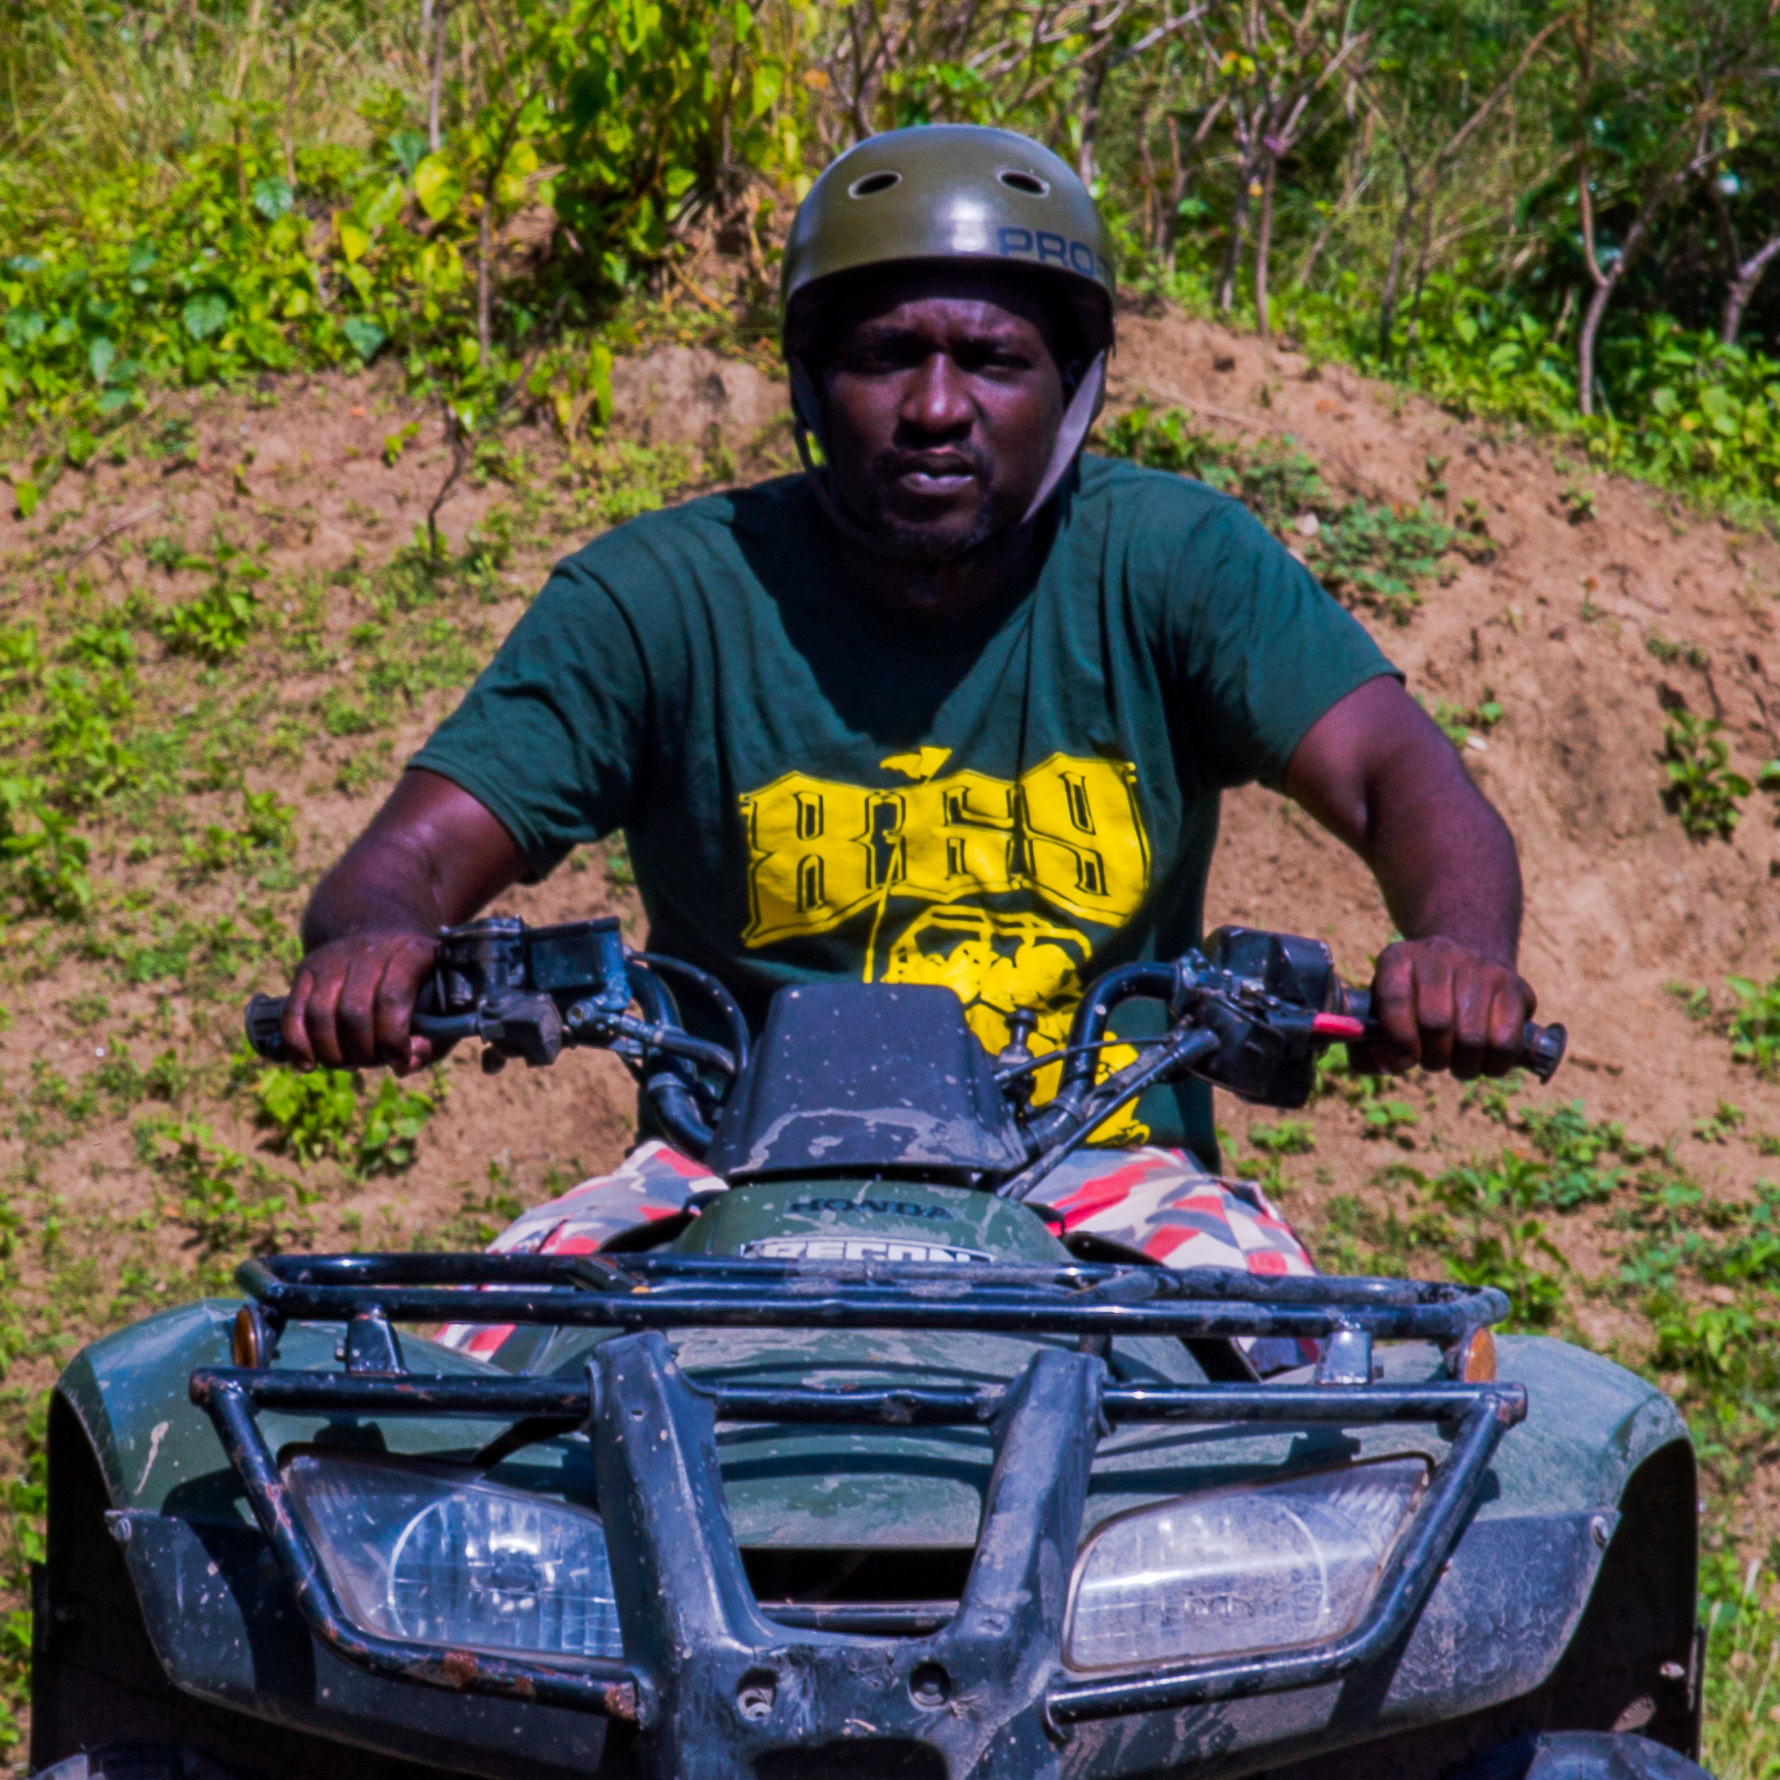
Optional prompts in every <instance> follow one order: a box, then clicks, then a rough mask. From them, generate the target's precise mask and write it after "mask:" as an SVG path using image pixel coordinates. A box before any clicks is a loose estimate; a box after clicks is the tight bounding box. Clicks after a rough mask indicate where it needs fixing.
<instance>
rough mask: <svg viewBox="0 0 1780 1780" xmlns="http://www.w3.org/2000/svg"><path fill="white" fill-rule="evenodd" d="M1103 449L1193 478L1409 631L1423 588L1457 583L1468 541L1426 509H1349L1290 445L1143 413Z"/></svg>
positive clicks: (1327, 579) (1174, 415) (1119, 427)
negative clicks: (1229, 498)
mask: <svg viewBox="0 0 1780 1780" xmlns="http://www.w3.org/2000/svg"><path fill="white" fill-rule="evenodd" d="M1100 444H1101V448H1102V449H1103V450H1105V451H1107V452H1109V453H1111V454H1112V455H1113V456H1116V457H1128V458H1131V459H1132V460H1133V461H1134V462H1136V463H1140V464H1143V465H1144V466H1146V467H1147V468H1149V469H1157V470H1173V471H1175V472H1176V473H1177V474H1179V475H1185V476H1193V477H1195V478H1197V479H1198V480H1199V481H1201V482H1204V483H1206V484H1207V485H1208V486H1210V487H1212V488H1215V489H1217V490H1219V491H1220V492H1221V493H1225V494H1233V495H1235V496H1236V497H1237V498H1238V499H1239V500H1241V501H1242V502H1243V503H1244V505H1246V506H1247V507H1248V508H1249V509H1250V510H1251V511H1252V512H1253V513H1254V515H1255V517H1256V518H1257V519H1259V520H1260V521H1261V523H1262V524H1263V525H1265V526H1267V527H1268V529H1269V530H1271V531H1272V532H1273V533H1274V534H1275V535H1276V536H1277V537H1279V538H1281V539H1282V540H1284V542H1285V543H1286V544H1287V545H1288V546H1289V547H1290V548H1291V549H1292V550H1293V551H1294V552H1295V553H1296V554H1297V555H1298V556H1300V557H1301V558H1302V559H1303V560H1304V561H1305V562H1306V563H1307V564H1308V565H1309V566H1310V567H1311V568H1312V569H1313V570H1315V572H1316V574H1317V577H1318V579H1320V580H1321V581H1322V583H1323V585H1324V586H1325V587H1327V588H1328V589H1329V591H1330V592H1331V593H1333V594H1335V595H1336V597H1337V598H1339V599H1341V600H1343V601H1344V602H1345V603H1346V604H1348V605H1350V606H1356V607H1361V608H1366V609H1369V610H1372V611H1376V612H1379V613H1382V614H1383V615H1384V616H1386V617H1389V618H1391V619H1392V620H1394V621H1395V622H1396V623H1398V624H1407V623H1408V622H1409V619H1410V615H1411V614H1412V613H1413V612H1414V611H1415V609H1416V607H1417V606H1419V605H1420V604H1421V603H1422V596H1421V594H1420V592H1419V591H1418V588H1419V586H1420V584H1421V583H1423V582H1425V581H1430V580H1435V579H1437V578H1447V579H1450V574H1449V573H1448V571H1447V569H1446V568H1445V566H1444V565H1443V563H1442V558H1443V557H1444V556H1445V555H1446V554H1447V552H1449V551H1451V550H1455V549H1458V548H1459V547H1460V543H1461V540H1460V538H1459V534H1458V533H1456V532H1454V531H1453V529H1452V528H1451V527H1450V526H1448V525H1447V524H1446V523H1445V521H1444V520H1442V519H1440V518H1439V517H1438V516H1437V515H1435V514H1434V513H1433V512H1431V511H1430V510H1429V509H1428V508H1427V507H1426V506H1425V505H1423V506H1420V507H1416V508H1414V509H1413V510H1411V511H1407V512H1396V511H1393V510H1392V509H1391V508H1389V507H1382V506H1375V505H1371V504H1369V503H1367V502H1365V501H1362V500H1345V501H1343V500H1340V499H1338V498H1337V497H1336V496H1335V495H1334V494H1333V493H1332V492H1331V491H1330V489H1329V487H1328V485H1327V484H1326V483H1325V482H1324V481H1323V478H1322V476H1321V474H1320V472H1319V471H1318V469H1317V467H1316V464H1315V463H1314V461H1313V460H1312V459H1311V458H1309V457H1308V456H1306V455H1305V453H1304V452H1303V451H1301V450H1299V449H1298V447H1297V445H1296V444H1295V442H1294V441H1293V440H1292V439H1291V438H1290V437H1289V436H1288V437H1286V438H1283V439H1279V440H1273V439H1264V440H1256V441H1250V440H1237V441H1232V440H1228V439H1223V438H1220V437H1219V436H1218V435H1217V434H1215V433H1212V432H1210V431H1208V430H1206V429H1204V428H1201V427H1197V426H1195V425H1194V423H1193V419H1192V416H1191V415H1189V414H1185V413H1183V412H1182V411H1181V410H1180V409H1179V408H1170V409H1167V410H1166V411H1164V412H1162V413H1156V412H1154V411H1152V410H1150V409H1148V408H1134V409H1132V410H1131V411H1130V412H1129V413H1127V414H1123V415H1120V417H1119V418H1118V419H1117V420H1115V421H1114V422H1113V423H1112V425H1111V426H1109V427H1108V428H1107V429H1106V431H1105V434H1104V436H1103V437H1102V439H1101V441H1100Z"/></svg>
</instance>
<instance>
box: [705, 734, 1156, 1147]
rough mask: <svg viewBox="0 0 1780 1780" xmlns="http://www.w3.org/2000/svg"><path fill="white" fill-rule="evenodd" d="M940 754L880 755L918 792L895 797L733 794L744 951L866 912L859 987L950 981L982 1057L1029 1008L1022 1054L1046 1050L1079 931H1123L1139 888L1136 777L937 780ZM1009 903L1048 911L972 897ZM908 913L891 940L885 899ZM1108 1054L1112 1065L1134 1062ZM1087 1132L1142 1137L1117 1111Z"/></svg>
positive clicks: (1086, 773) (826, 790) (787, 785)
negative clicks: (1024, 898) (1018, 909)
mask: <svg viewBox="0 0 1780 1780" xmlns="http://www.w3.org/2000/svg"><path fill="white" fill-rule="evenodd" d="M948 759H950V751H949V750H947V749H942V748H922V749H920V750H919V751H918V752H915V753H908V754H896V755H892V756H890V758H888V759H887V760H885V761H883V762H882V763H881V764H882V766H883V767H884V769H885V770H886V771H889V772H896V773H900V774H902V775H903V776H904V777H905V778H907V779H909V780H911V781H912V783H910V784H908V785H901V786H897V787H895V788H894V789H889V790H878V789H873V788H870V787H866V786H860V785H847V784H844V783H841V782H838V781H835V780H830V779H817V778H814V777H812V776H811V775H810V774H807V773H797V772H792V773H786V774H784V775H783V776H782V777H780V778H778V779H775V780H774V781H773V782H772V783H771V784H770V785H766V786H763V787H762V788H761V789H760V790H758V791H755V792H752V793H749V794H748V795H745V796H744V797H742V799H741V800H740V801H741V813H742V818H743V821H744V822H745V823H746V825H747V830H748V840H749V872H748V892H749V913H750V920H749V924H748V927H747V929H746V931H745V932H744V933H743V935H742V938H743V942H744V943H745V944H746V945H748V946H749V947H750V948H753V947H759V946H767V945H772V944H774V943H776V942H778V941H782V940H788V939H794V938H800V937H803V936H806V935H814V934H821V933H828V932H831V931H833V930H834V929H835V928H837V927H839V926H841V925H842V924H843V923H845V922H848V921H851V920H854V919H855V918H863V917H866V916H868V915H869V916H870V917H871V928H870V932H869V935H868V937H867V939H866V945H865V952H866V957H865V966H864V975H865V980H866V981H867V982H870V981H871V980H872V979H873V977H874V975H876V976H878V977H879V978H880V979H881V980H882V981H885V982H898V983H943V984H945V985H946V986H947V987H948V988H950V989H951V990H952V991H953V992H954V993H955V994H956V995H957V996H958V999H959V1000H960V1001H962V1002H963V1003H964V1007H965V1016H966V1018H967V1019H968V1021H969V1023H970V1026H971V1029H972V1030H973V1031H974V1032H975V1033H976V1035H977V1037H978V1038H979V1039H980V1040H981V1041H982V1042H983V1044H984V1045H986V1046H987V1047H988V1048H989V1049H990V1050H991V1051H998V1050H1000V1049H1001V1047H1002V1046H1003V1045H1004V1044H1006V1043H1007V1040H1008V1024H1007V1021H1008V1016H1009V1015H1010V1014H1012V1013H1013V1011H1014V1010H1015V1009H1016V1008H1030V1009H1032V1010H1033V1011H1034V1012H1036V1013H1037V1014H1038V1021H1039V1023H1038V1028H1037V1031H1036V1032H1035V1034H1034V1036H1033V1039H1032V1045H1033V1049H1034V1050H1035V1051H1046V1050H1054V1049H1056V1048H1058V1047H1059V1046H1061V1045H1062V1044H1063V1042H1064V1040H1065V1038H1066V1036H1067V1033H1068V1030H1069V1023H1070V1019H1071V1017H1072V1015H1073V1013H1074V1010H1075V1004H1076V1002H1077V1001H1078V1000H1079V999H1080V996H1081V992H1082V977H1081V972H1082V969H1083V967H1084V966H1085V965H1086V963H1087V960H1088V957H1089V955H1090V953H1091V952H1092V949H1093V945H1092V941H1091V940H1090V939H1089V937H1088V935H1087V934H1086V933H1084V932H1083V931H1082V930H1081V927H1080V926H1078V925H1076V923H1081V922H1086V923H1092V924H1093V925H1094V926H1097V927H1110V928H1116V927H1119V926H1122V925H1123V924H1124V923H1125V922H1126V921H1127V920H1129V919H1130V918H1131V916H1132V915H1134V914H1135V913H1136V912H1137V910H1138V908H1139V906H1140V905H1141V904H1142V902H1143V899H1144V896H1145V895H1146V894H1147V893H1148V890H1149V877H1150V854H1149V837H1148V835H1147V834H1146V832H1145V830H1144V825H1143V818H1142V815H1141V813H1140V811H1139V808H1138V803H1137V787H1136V778H1137V775H1136V769H1135V768H1134V767H1132V766H1130V765H1129V764H1127V763H1126V762H1124V761H1114V760H1102V759H1097V758H1089V759H1077V758H1073V757H1071V756H1068V755H1064V754H1053V755H1051V756H1050V757H1049V758H1048V759H1046V760H1044V761H1042V762H1040V763H1039V764H1038V765H1037V766H1035V767H1032V768H1030V769H1029V770H1028V771H1027V772H1025V773H1023V774H1021V776H1020V777H1019V779H1018V780H1013V781H1010V780H1006V779H995V778H991V777H990V776H989V775H987V774H985V773H978V772H972V771H968V770H966V771H959V772H953V773H947V774H945V775H944V776H943V777H941V776H939V775H940V773H941V770H942V769H943V767H944V765H945V763H946V761H947V760H948ZM1020 892H1024V893H1026V894H1027V895H1028V896H1030V897H1031V898H1032V899H1033V900H1035V901H1037V902H1038V903H1040V904H1042V905H1043V907H1044V909H1045V910H1046V911H1047V912H1045V913H1009V912H1006V911H1004V910H1000V909H993V908H989V907H986V906H984V903H983V901H982V900H981V899H983V898H986V897H991V896H993V897H1008V896H1010V895H1013V894H1015V893H1020ZM910 901H913V902H917V903H926V904H928V905H930V906H929V907H927V908H926V909H924V910H920V911H918V912H916V913H915V914H914V915H913V916H912V918H909V919H908V924H907V925H906V926H905V927H903V928H902V929H901V931H900V932H896V933H893V934H892V933H886V932H884V931H883V928H884V923H885V920H886V916H887V913H888V911H889V909H890V907H891V905H892V903H896V904H906V903H908V902H910ZM1103 1055H1104V1057H1105V1060H1106V1062H1105V1067H1106V1068H1107V1069H1112V1068H1118V1067H1121V1066H1122V1065H1123V1064H1124V1063H1125V1062H1128V1061H1129V1060H1130V1058H1131V1056H1132V1055H1134V1053H1132V1052H1131V1051H1129V1050H1127V1049H1125V1048H1124V1047H1117V1048H1115V1049H1112V1050H1109V1051H1107V1052H1106V1053H1103ZM1056 1076H1057V1072H1056V1071H1053V1070H1045V1071H1042V1072H1041V1074H1040V1080H1039V1092H1038V1095H1037V1098H1039V1099H1041V1100H1042V1099H1048V1098H1049V1096H1050V1094H1051V1093H1053V1092H1055V1089H1056ZM1127 1110H1128V1109H1127ZM1115 1122H1116V1123H1117V1128H1116V1129H1113V1128H1111V1127H1113V1126H1114V1125H1115ZM1095 1135H1096V1137H1097V1138H1098V1139H1099V1140H1100V1141H1102V1142H1121V1143H1142V1142H1144V1141H1146V1140H1147V1137H1148V1132H1147V1131H1146V1130H1145V1128H1144V1127H1143V1126H1141V1125H1138V1124H1136V1123H1134V1122H1131V1121H1129V1120H1120V1118H1119V1115H1115V1116H1114V1119H1112V1120H1109V1121H1108V1122H1107V1123H1106V1124H1104V1125H1102V1126H1101V1127H1100V1129H1099V1130H1098V1131H1097V1132H1096V1133H1095Z"/></svg>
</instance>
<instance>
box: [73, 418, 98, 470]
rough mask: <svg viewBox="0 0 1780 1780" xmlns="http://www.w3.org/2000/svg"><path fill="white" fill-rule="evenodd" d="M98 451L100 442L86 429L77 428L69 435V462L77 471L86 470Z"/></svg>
mask: <svg viewBox="0 0 1780 1780" xmlns="http://www.w3.org/2000/svg"><path fill="white" fill-rule="evenodd" d="M98 449H99V441H98V440H97V439H95V438H94V437H93V435H92V434H91V433H89V432H88V431H87V430H86V428H85V427H79V426H77V427H76V428H75V429H74V431H73V432H71V433H70V434H69V435H68V446H67V450H68V461H69V462H70V463H71V464H73V466H74V467H75V469H77V470H84V469H85V468H86V467H87V465H88V464H90V463H91V462H92V461H93V453H94V452H96V451H97V450H98Z"/></svg>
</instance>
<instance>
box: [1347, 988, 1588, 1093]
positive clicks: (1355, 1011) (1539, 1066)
mask: <svg viewBox="0 0 1780 1780" xmlns="http://www.w3.org/2000/svg"><path fill="white" fill-rule="evenodd" d="M1344 1001H1345V1011H1346V1012H1347V1013H1348V1014H1349V1015H1350V1016H1351V1017H1352V1018H1354V1019H1356V1020H1359V1021H1362V1022H1363V1023H1364V1025H1365V1027H1366V1036H1365V1039H1364V1040H1363V1042H1364V1043H1366V1044H1381V1043H1383V1042H1384V1028H1383V1027H1382V1026H1380V1025H1379V1023H1378V1022H1377V1021H1376V1020H1374V1019H1373V1017H1372V991H1371V990H1370V989H1349V990H1348V991H1347V993H1346V995H1345V997H1344ZM1569 1039H1570V1035H1569V1033H1568V1032H1567V1031H1566V1030H1565V1029H1564V1028H1563V1027H1562V1026H1560V1025H1558V1024H1556V1023H1555V1022H1554V1023H1553V1024H1552V1025H1550V1026H1541V1025H1540V1024H1539V1023H1538V1022H1537V1021H1536V1020H1529V1021H1527V1023H1526V1028H1525V1030H1524V1031H1523V1032H1522V1033H1521V1035H1520V1051H1519V1054H1518V1055H1517V1056H1516V1057H1515V1059H1514V1061H1515V1063H1516V1065H1517V1066H1518V1067H1519V1068H1521V1069H1525V1070H1530V1071H1531V1072H1532V1073H1533V1074H1534V1075H1535V1076H1537V1077H1538V1078H1539V1080H1540V1081H1541V1082H1542V1083H1543V1082H1548V1081H1550V1080H1551V1078H1552V1077H1553V1076H1554V1075H1556V1074H1557V1071H1558V1065H1559V1064H1560V1063H1562V1062H1563V1060H1564V1047H1565V1045H1567V1044H1568V1043H1569Z"/></svg>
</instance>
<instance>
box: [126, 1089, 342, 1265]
mask: <svg viewBox="0 0 1780 1780" xmlns="http://www.w3.org/2000/svg"><path fill="white" fill-rule="evenodd" d="M136 1147H137V1154H138V1155H139V1156H140V1157H141V1159H142V1160H143V1161H144V1162H145V1163H147V1164H148V1165H149V1167H151V1168H152V1169H153V1170H154V1172H155V1173H156V1174H157V1175H158V1176H159V1177H160V1178H161V1180H162V1181H163V1182H164V1183H165V1184H166V1185H167V1186H169V1187H170V1188H171V1189H172V1190H173V1192H174V1193H175V1194H176V1195H177V1197H176V1199H175V1200H174V1201H173V1202H172V1203H171V1204H170V1205H169V1206H168V1208H167V1210H168V1215H169V1216H171V1217H174V1218H176V1219H177V1220H178V1221H179V1222H180V1223H182V1224H184V1225H185V1226H186V1228H187V1229H189V1230H190V1231H191V1234H192V1241H193V1243H194V1244H195V1245H196V1246H197V1247H198V1248H199V1250H200V1251H201V1253H202V1254H204V1255H206V1256H211V1255H221V1254H225V1253H232V1252H237V1251H239V1250H241V1249H243V1248H247V1249H252V1250H253V1251H254V1252H256V1253H261V1254H265V1253H269V1252H271V1251H272V1250H274V1249H277V1248H281V1247H285V1246H287V1245H288V1244H289V1243H291V1242H293V1241H299V1240H302V1239H303V1238H304V1237H305V1236H306V1235H307V1234H308V1233H309V1232H310V1231H311V1230H312V1228H313V1224H312V1220H311V1219H310V1218H309V1217H308V1216H307V1215H306V1214H307V1208H308V1207H309V1206H310V1205H311V1204H312V1203H313V1202H314V1195H313V1194H312V1193H310V1192H308V1191H307V1190H306V1189H305V1188H304V1186H303V1184H302V1182H301V1181H298V1180H293V1179H291V1178H290V1177H288V1176H285V1175H278V1174H274V1173H273V1172H272V1171H271V1170H270V1169H268V1168H267V1167H266V1166H265V1165H264V1164H263V1163H260V1162H256V1161H252V1160H250V1159H249V1158H248V1157H246V1156H244V1155H242V1154H241V1153H240V1152H239V1151H238V1150H232V1149H230V1148H228V1147H227V1145H225V1144H220V1143H218V1142H217V1141H216V1136H215V1133H214V1132H213V1131H212V1129H211V1127H210V1126H209V1125H207V1124H203V1123H201V1122H198V1121H187V1120H179V1119H168V1118H156V1119H147V1120H144V1121H143V1122H142V1123H141V1124H139V1125H138V1126H137V1127H136Z"/></svg>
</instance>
